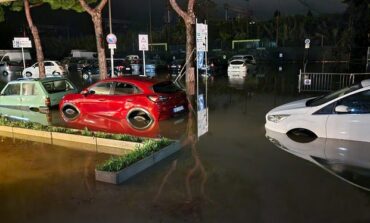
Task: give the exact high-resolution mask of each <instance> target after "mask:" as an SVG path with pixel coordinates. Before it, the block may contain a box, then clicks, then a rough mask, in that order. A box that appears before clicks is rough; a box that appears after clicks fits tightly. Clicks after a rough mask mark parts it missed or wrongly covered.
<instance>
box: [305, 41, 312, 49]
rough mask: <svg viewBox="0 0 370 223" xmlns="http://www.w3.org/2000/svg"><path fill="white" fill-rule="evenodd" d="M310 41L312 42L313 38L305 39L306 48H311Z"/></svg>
mask: <svg viewBox="0 0 370 223" xmlns="http://www.w3.org/2000/svg"><path fill="white" fill-rule="evenodd" d="M310 42H311V40H310V39H305V40H304V48H305V49H308V48H310Z"/></svg>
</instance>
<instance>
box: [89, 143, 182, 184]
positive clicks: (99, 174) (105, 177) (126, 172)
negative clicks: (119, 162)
mask: <svg viewBox="0 0 370 223" xmlns="http://www.w3.org/2000/svg"><path fill="white" fill-rule="evenodd" d="M180 149H181V145H180V143H179V142H178V141H176V142H174V143H172V144H170V145H169V146H166V147H165V148H163V149H161V150H160V151H158V152H156V153H154V154H152V155H150V156H148V157H146V158H144V159H142V160H140V161H138V162H136V163H134V164H132V165H131V166H128V167H126V168H125V169H123V170H120V171H118V172H108V171H100V170H97V169H95V179H96V180H97V181H101V182H106V183H111V184H120V183H122V182H124V181H126V180H127V179H129V178H130V177H133V176H135V175H136V174H138V173H140V172H142V171H144V170H145V169H147V168H148V167H151V166H152V165H154V164H156V163H157V162H159V161H161V160H162V159H164V158H166V157H168V156H170V155H171V154H173V153H175V152H177V151H179V150H180Z"/></svg>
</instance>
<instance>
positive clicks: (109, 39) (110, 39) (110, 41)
mask: <svg viewBox="0 0 370 223" xmlns="http://www.w3.org/2000/svg"><path fill="white" fill-rule="evenodd" d="M106 40H107V43H108V44H116V43H117V37H116V35H114V34H113V33H109V34H108V35H107V38H106Z"/></svg>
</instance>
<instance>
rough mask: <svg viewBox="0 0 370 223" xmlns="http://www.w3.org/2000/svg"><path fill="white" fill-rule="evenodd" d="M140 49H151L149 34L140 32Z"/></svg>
mask: <svg viewBox="0 0 370 223" xmlns="http://www.w3.org/2000/svg"><path fill="white" fill-rule="evenodd" d="M139 50H140V51H148V50H149V41H148V35H146V34H139Z"/></svg>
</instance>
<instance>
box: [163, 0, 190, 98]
mask: <svg viewBox="0 0 370 223" xmlns="http://www.w3.org/2000/svg"><path fill="white" fill-rule="evenodd" d="M169 1H170V4H171V6H172V8H173V10H175V12H176V13H177V14H178V15H179V16H180V17H181V18H182V19H183V20H184V23H185V29H186V59H187V60H188V61H189V62H188V63H187V64H186V87H187V90H188V93H189V94H192V93H194V91H195V78H194V63H193V61H194V59H193V58H194V55H193V49H194V47H195V44H194V24H195V14H194V3H195V0H188V8H187V11H184V10H182V9H181V8H180V6H179V5H178V4H177V2H176V0H169ZM189 59H190V60H189Z"/></svg>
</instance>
